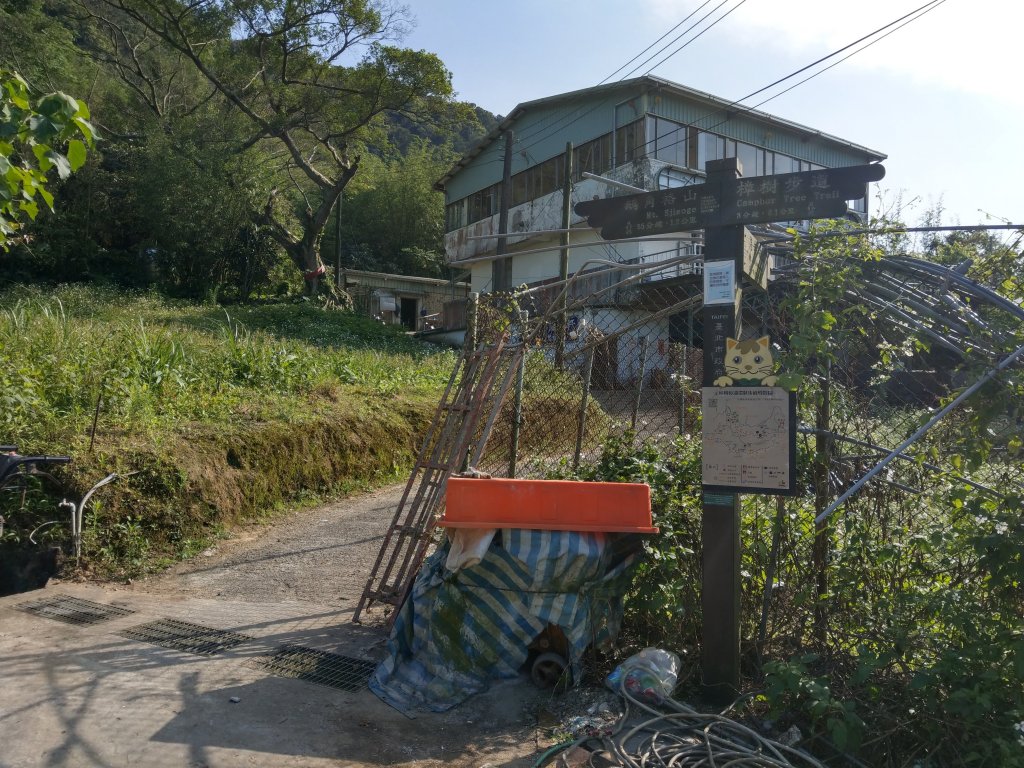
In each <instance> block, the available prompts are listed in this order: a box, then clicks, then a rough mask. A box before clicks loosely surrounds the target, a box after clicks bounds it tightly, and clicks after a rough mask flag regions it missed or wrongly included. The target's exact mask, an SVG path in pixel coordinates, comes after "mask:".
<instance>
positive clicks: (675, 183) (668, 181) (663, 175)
mask: <svg viewBox="0 0 1024 768" xmlns="http://www.w3.org/2000/svg"><path fill="white" fill-rule="evenodd" d="M700 181H701V180H700V179H698V178H697V177H695V176H693V174H690V173H686V171H681V170H679V169H678V168H662V169H661V171H659V172H658V189H676V188H678V187H688V186H690V185H691V184H697V183H698V182H700Z"/></svg>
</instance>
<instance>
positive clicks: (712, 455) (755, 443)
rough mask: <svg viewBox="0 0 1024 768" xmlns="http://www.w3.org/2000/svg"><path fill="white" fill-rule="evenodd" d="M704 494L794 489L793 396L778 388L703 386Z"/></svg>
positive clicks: (786, 492) (779, 492)
mask: <svg viewBox="0 0 1024 768" xmlns="http://www.w3.org/2000/svg"><path fill="white" fill-rule="evenodd" d="M701 414H702V418H703V426H702V429H701V456H702V459H701V477H702V484H703V486H704V491H705V492H713V493H770V494H773V495H778V496H786V495H791V494H793V493H795V492H796V491H795V486H796V466H795V462H794V457H795V455H796V399H795V398H794V397H793V395H792V393H791V392H787V391H786V390H784V389H781V388H779V387H704V388H703V389H702V390H701Z"/></svg>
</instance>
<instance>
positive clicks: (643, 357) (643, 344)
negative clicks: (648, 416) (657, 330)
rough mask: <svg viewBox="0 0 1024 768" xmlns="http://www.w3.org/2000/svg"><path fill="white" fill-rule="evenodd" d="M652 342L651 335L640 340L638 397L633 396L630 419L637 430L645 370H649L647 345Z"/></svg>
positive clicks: (632, 427)
mask: <svg viewBox="0 0 1024 768" xmlns="http://www.w3.org/2000/svg"><path fill="white" fill-rule="evenodd" d="M650 343H651V337H650V336H644V337H643V339H642V340H641V341H640V375H639V376H638V377H637V382H636V397H635V398H633V413H632V416H631V418H630V420H629V425H630V428H631V429H633V430H634V431H635V430H636V421H637V418H638V417H639V415H640V395H641V394H642V393H643V391H644V372H645V371H646V370H647V345H648V344H650Z"/></svg>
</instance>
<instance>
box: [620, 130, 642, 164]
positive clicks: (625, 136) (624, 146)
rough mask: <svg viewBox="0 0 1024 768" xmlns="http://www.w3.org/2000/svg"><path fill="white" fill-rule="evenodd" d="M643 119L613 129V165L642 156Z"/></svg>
mask: <svg viewBox="0 0 1024 768" xmlns="http://www.w3.org/2000/svg"><path fill="white" fill-rule="evenodd" d="M645 144H646V141H645V137H644V120H643V119H640V120H635V121H633V122H632V123H630V124H629V125H624V126H622V127H621V128H618V129H616V131H615V167H618V166H620V165H625V164H626V163H631V162H633V161H634V160H636V159H638V158H641V157H644V155H645V154H646V152H645V147H644V145H645Z"/></svg>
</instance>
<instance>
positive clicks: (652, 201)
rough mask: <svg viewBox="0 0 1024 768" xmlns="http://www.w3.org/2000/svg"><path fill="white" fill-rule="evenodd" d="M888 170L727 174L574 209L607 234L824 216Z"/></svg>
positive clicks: (841, 210) (875, 167) (857, 195)
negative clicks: (685, 185) (730, 177)
mask: <svg viewBox="0 0 1024 768" xmlns="http://www.w3.org/2000/svg"><path fill="white" fill-rule="evenodd" d="M884 176H885V168H883V167H882V166H881V165H877V164H875V165H852V166H848V167H846V168H825V169H822V170H818V171H803V172H801V173H781V174H779V175H777V176H752V177H749V178H738V179H723V180H720V181H717V182H716V181H709V182H707V183H704V184H693V185H691V186H689V187H678V188H675V189H663V190H660V191H658V192H641V193H639V194H635V195H624V196H622V197H610V198H606V199H604V200H587V201H584V202H582V203H577V204H576V213H578V214H579V215H580V216H585V217H586V218H587V221H588V222H589V224H590V226H592V227H595V228H598V227H600V229H601V237H603V238H604V239H605V240H617V239H619V238H623V237H642V236H644V235H661V234H666V233H669V232H686V231H689V230H694V229H704V228H706V227H726V226H731V225H734V224H767V223H769V222H772V221H799V220H801V219H825V218H832V217H835V216H842V215H843V214H844V213H846V201H847V200H857V199H859V198H862V197H864V194H865V186H864V185H865V184H867V182H869V181H878V180H879V179H881V178H883V177H884Z"/></svg>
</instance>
